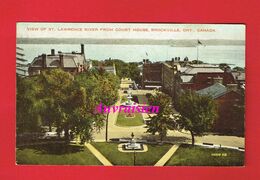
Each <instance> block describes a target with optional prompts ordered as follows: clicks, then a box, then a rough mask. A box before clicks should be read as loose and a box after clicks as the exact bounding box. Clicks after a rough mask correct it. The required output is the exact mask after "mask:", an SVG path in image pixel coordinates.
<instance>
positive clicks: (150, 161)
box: [92, 142, 171, 166]
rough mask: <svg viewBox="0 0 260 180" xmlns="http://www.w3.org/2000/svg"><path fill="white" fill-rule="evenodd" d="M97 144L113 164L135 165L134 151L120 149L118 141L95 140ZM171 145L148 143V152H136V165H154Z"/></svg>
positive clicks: (95, 144) (94, 144)
mask: <svg viewBox="0 0 260 180" xmlns="http://www.w3.org/2000/svg"><path fill="white" fill-rule="evenodd" d="M92 145H93V146H95V147H96V148H97V149H98V150H99V151H100V152H101V153H102V154H103V155H104V156H105V157H106V158H107V159H108V160H109V161H110V162H111V163H112V164H113V165H124V166H133V163H134V153H124V152H119V151H118V148H117V146H118V144H117V143H105V142H93V143H92ZM170 147H171V145H168V144H165V145H161V146H160V145H148V151H147V152H142V153H141V152H140V153H135V154H136V165H139V166H153V165H154V164H155V163H156V162H157V161H158V160H159V159H161V157H162V156H163V155H164V154H165V153H166V152H167V151H168V150H169V149H170Z"/></svg>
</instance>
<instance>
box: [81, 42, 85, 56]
mask: <svg viewBox="0 0 260 180" xmlns="http://www.w3.org/2000/svg"><path fill="white" fill-rule="evenodd" d="M80 47H81V54H85V52H84V44H81V45H80Z"/></svg>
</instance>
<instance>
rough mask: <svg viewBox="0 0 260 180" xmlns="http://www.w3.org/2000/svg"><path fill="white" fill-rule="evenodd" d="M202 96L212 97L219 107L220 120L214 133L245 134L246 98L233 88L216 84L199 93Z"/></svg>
mask: <svg viewBox="0 0 260 180" xmlns="http://www.w3.org/2000/svg"><path fill="white" fill-rule="evenodd" d="M197 93H198V94H200V95H209V96H211V97H212V98H213V99H214V100H215V102H216V104H217V107H218V118H217V119H216V121H215V123H214V131H217V132H223V133H232V134H239V135H241V134H243V133H244V96H243V94H241V93H239V91H235V90H234V89H233V88H230V87H226V86H224V85H223V84H220V83H215V84H213V85H211V86H209V87H207V88H204V89H201V90H199V91H197Z"/></svg>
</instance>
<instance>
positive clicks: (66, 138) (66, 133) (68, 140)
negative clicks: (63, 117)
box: [64, 127, 70, 143]
mask: <svg viewBox="0 0 260 180" xmlns="http://www.w3.org/2000/svg"><path fill="white" fill-rule="evenodd" d="M64 136H65V140H66V142H67V143H68V142H70V136H69V128H68V127H65V128H64Z"/></svg>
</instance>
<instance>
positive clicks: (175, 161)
mask: <svg viewBox="0 0 260 180" xmlns="http://www.w3.org/2000/svg"><path fill="white" fill-rule="evenodd" d="M243 165H244V152H241V151H237V150H233V149H226V148H221V149H213V148H205V147H200V146H194V147H192V146H191V145H186V144H183V145H181V146H180V147H179V149H178V150H177V151H176V152H175V153H174V155H173V156H172V157H171V159H170V160H169V161H168V162H167V164H166V166H243Z"/></svg>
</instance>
